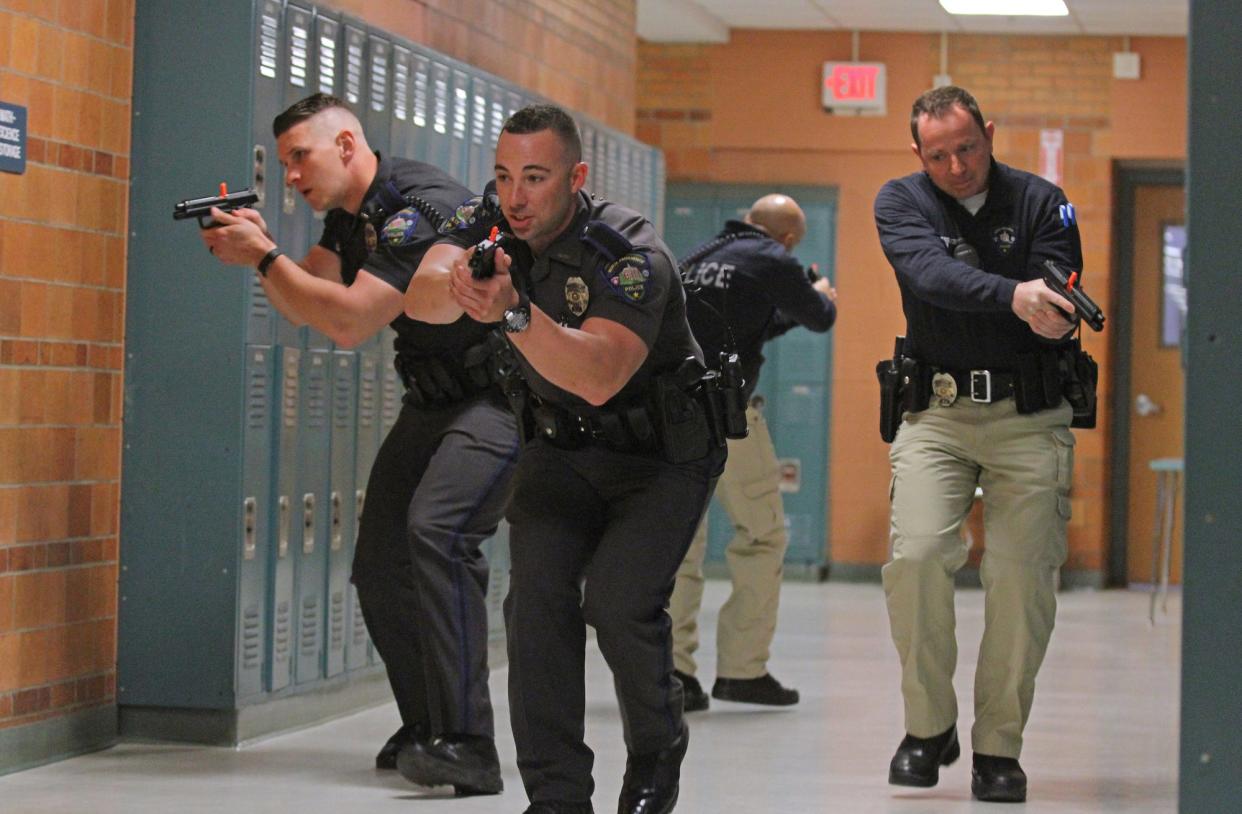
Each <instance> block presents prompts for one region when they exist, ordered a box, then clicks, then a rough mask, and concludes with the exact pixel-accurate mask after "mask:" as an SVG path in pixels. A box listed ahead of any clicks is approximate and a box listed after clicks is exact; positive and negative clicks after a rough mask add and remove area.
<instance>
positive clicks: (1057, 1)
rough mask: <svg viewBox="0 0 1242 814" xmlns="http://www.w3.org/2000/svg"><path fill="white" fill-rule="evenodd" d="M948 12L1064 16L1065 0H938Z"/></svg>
mask: <svg viewBox="0 0 1242 814" xmlns="http://www.w3.org/2000/svg"><path fill="white" fill-rule="evenodd" d="M940 6H941V8H943V9H944V10H945V11H947V12H949V13H950V14H994V15H996V16H1000V17H1065V16H1068V15H1069V9H1067V8H1066V7H1065V0H940Z"/></svg>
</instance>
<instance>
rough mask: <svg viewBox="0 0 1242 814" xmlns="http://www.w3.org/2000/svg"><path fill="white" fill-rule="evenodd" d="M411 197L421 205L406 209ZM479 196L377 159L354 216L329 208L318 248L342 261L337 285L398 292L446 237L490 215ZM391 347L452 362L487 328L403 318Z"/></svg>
mask: <svg viewBox="0 0 1242 814" xmlns="http://www.w3.org/2000/svg"><path fill="white" fill-rule="evenodd" d="M411 196H416V197H417V198H418V199H419V201H415V202H413V203H411V200H412V198H411ZM488 212H491V210H490V208H489V205H488V204H487V203H486V202H485V201H484V199H483V198H482V197H481V196H474V195H471V193H470V191H469V190H467V189H466V188H465V187H463V186H462V185H461V184H459V183H457V182H456V181H454V180H453V179H452V177H450V176H449V175H448V174H446V173H444V172H443V171H441V170H440V169H438V168H437V167H433V166H431V165H430V164H424V163H422V162H421V161H411V160H409V159H404V158H386V157H383V156H380V162H379V167H378V168H377V170H376V172H375V179H374V180H373V181H372V182H371V186H370V187H369V188H368V189H367V193H366V195H365V196H364V197H363V199H362V208H361V210H360V211H359V213H358V214H357V215H354V214H351V213H350V212H346V211H345V210H344V209H333V210H331V211H329V212H328V214H327V216H326V217H325V219H324V227H323V236H322V237H321V238H320V240H319V245H320V246H322V247H323V248H325V249H327V250H328V251H331V252H335V253H336V254H338V255H340V258H341V279H342V281H343V282H344V283H345V285H352V284H353V282H354V280H355V279H357V277H358V272H359V271H366V272H367V273H368V274H373V275H375V276H376V277H378V278H379V279H381V280H383V281H384V282H386V283H388V284H389V285H391V286H392V287H393V288H395V289H397V290H398V291H400V292H402V293H404V292H405V290H406V288H408V287H409V285H410V280H411V278H413V276H414V272H415V271H417V269H418V264H419V263H420V262H422V259H423V255H424V254H426V253H427V250H428V249H429V248H431V247H432V246H433V245H434V244H435V243H436V242H437V241H439V240H440V238H442V237H444V235H445V234H451V233H453V232H455V231H459V230H466V229H468V228H470V227H471V226H473V224H474V222H475V221H476V220H478V219H479V218H484V219H488V220H494V219H495V217H496V216H495V214H485V213H488ZM392 327H393V329H394V330H396V332H397V339H396V341H395V342H394V346H395V348H396V350H397V352H398V353H400V354H402V355H406V356H410V357H419V356H436V357H438V358H440V359H444V360H458V359H459V353H460V351H462V350H464V349H465V348H468V347H470V346H471V345H476V344H478V343H479V342H482V341H483V339H484V337H485V336H486V335H487V333H488V331H489V330H491V328H492V327H493V326H490V325H483V324H481V323H478V322H475V321H474V320H472V319H470V318H468V317H462V318H461V319H459V320H457V321H456V322H454V323H452V324H449V325H432V324H429V323H426V322H418V321H417V320H413V319H410V318H409V317H407V316H406V315H405V314H401V315H400V316H398V317H397V318H396V319H395V320H393V322H392Z"/></svg>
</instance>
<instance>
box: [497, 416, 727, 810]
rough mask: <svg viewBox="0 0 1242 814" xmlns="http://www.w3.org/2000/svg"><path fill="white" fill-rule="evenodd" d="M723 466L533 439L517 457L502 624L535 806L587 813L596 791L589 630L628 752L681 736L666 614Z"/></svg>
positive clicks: (713, 458) (521, 763)
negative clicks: (588, 698) (583, 806)
mask: <svg viewBox="0 0 1242 814" xmlns="http://www.w3.org/2000/svg"><path fill="white" fill-rule="evenodd" d="M724 459H725V450H724V449H723V448H721V449H718V450H714V451H713V452H712V453H711V454H709V455H708V456H707V457H705V458H703V459H701V460H699V461H695V462H692V463H688V464H678V465H674V464H669V463H665V462H664V461H662V460H659V459H655V458H652V457H648V456H638V455H626V454H622V453H618V452H612V451H609V450H607V449H604V448H602V447H586V448H584V449H580V450H572V451H570V450H561V449H556V448H554V447H552V446H549V445H547V444H545V443H542V442H540V441H538V440H535V441H533V442H532V443H530V444H529V445H528V446H527V448H526V449H525V450H524V451H523V453H522V457H521V459H520V461H519V463H518V470H517V474H516V476H515V478H514V487H513V488H514V492H513V499H512V501H511V503H510V505H509V512H508V518H509V524H510V532H509V541H510V557H511V559H512V572H511V579H512V582H511V584H510V589H509V595H508V596H507V597H506V598H505V623H506V627H507V633H508V644H509V704H510V711H511V716H512V722H513V737H514V740H515V742H516V744H517V756H518V769H519V770H520V771H521V773H522V782H523V783H524V784H525V786H526V793H527V795H528V796H529V797H530V799H531V801H532V802H540V801H549V800H565V801H577V802H585V801H587V800H590V798H591V793H592V791H593V790H594V781H593V780H592V779H591V766H592V763H593V760H594V755H593V753H592V752H591V750H590V748H589V747H587V745H586V743H585V741H584V728H585V723H584V716H585V712H586V710H585V706H586V702H585V687H584V680H585V679H584V670H585V647H586V625H588V624H589V625H591V626H592V627H594V628H595V632H596V639H597V641H598V642H599V647H600V650H601V651H602V652H603V655H604V658H605V660H606V661H607V662H608V666H609V667H610V668H611V670H612V674H613V681H614V684H615V687H616V692H617V699H618V701H619V703H620V707H621V720H622V724H623V726H624V732H625V743H626V747H627V749H628V750H629V751H630V752H631V753H634V754H641V753H645V752H652V751H656V750H659V749H663V748H665V747H667V746H668V745H669V744H670V743H672V741H673V740H674V739H675V738H676V737H677V736H678V734H679V733H680V732H681V729H682V692H681V685H680V684H679V683H677V682H675V681H673V680H672V670H673V651H672V636H671V623H670V621H669V617H668V613H667V612H666V608H667V607H668V599H669V595H670V594H671V593H672V590H673V578H674V576H675V575H676V573H677V566H678V565H680V564H681V561H682V559H683V557H684V556H685V553H686V549H687V547H689V545H690V540H691V538H692V537H693V536H694V530H695V527H696V526H697V525H698V523H699V519H700V518H701V517H702V515H703V511H704V509H705V508H706V506H707V501H708V499H709V498H710V497H711V490H712V488H713V486H714V485H715V481H716V477H717V476H718V475H719V474H720V471H721V469H723V467H724Z"/></svg>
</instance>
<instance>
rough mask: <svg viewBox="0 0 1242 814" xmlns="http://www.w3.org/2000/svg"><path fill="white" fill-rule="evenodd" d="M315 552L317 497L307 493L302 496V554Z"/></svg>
mask: <svg viewBox="0 0 1242 814" xmlns="http://www.w3.org/2000/svg"><path fill="white" fill-rule="evenodd" d="M314 552H315V495H314V493H313V492H307V493H306V494H304V495H302V553H303V554H313V553H314Z"/></svg>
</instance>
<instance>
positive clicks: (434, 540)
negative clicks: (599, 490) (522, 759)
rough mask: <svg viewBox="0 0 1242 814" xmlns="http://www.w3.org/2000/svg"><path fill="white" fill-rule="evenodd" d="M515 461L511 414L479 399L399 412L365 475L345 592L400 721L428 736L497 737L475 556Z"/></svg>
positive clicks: (483, 579)
mask: <svg viewBox="0 0 1242 814" xmlns="http://www.w3.org/2000/svg"><path fill="white" fill-rule="evenodd" d="M517 451H518V441H517V429H516V423H515V422H514V420H513V416H512V414H511V413H510V412H509V411H508V410H506V409H504V408H503V407H501V406H500V405H499V403H498V402H493V401H489V400H488V399H487V398H486V397H483V398H476V399H473V400H471V401H467V402H463V403H461V404H458V405H455V406H453V407H449V408H445V409H441V410H427V409H419V408H416V407H412V406H410V405H406V406H404V407H403V408H402V410H401V415H400V416H399V417H398V418H397V423H396V424H395V425H394V426H393V428H392V431H391V432H389V433H388V437H387V438H385V439H384V443H383V445H382V446H381V447H380V451H379V454H378V455H377V456H376V458H375V464H374V465H373V466H372V468H371V477H370V480H369V481H368V482H367V497H366V503H365V505H364V507H363V511H362V520H361V523H360V525H359V529H358V548H357V551H356V552H355V554H354V568H353V582H354V584H355V585H356V586H357V588H358V599H359V601H360V603H361V604H362V614H363V617H364V618H365V619H366V623H367V630H368V631H369V632H370V634H371V639H372V640H373V641H374V642H375V648H376V650H378V651H379V654H380V656H381V657H382V658H383V659H384V665H385V666H386V668H387V670H388V680H389V683H391V684H392V691H393V695H394V696H396V699H397V707H398V708H399V709H400V711H401V720H402V722H403V723H404V724H405V725H407V726H414V725H418V726H420V727H422V728H423V729H424V730H425V731H426V732H428V733H429V734H443V733H456V734H468V735H485V736H488V737H492V736H493V725H492V703H491V698H490V696H489V695H488V690H487V608H486V605H485V604H484V600H485V597H486V594H487V561H486V559H485V558H484V556H483V554H482V553H481V552H480V551H479V545H480V544H481V543H482V542H483V541H484V540H486V539H487V538H488V537H490V536H491V535H492V534H493V533H495V531H496V526H497V524H498V523H499V522H500V518H501V517H502V516H503V514H504V507H505V504H506V502H507V499H508V496H509V486H510V481H511V478H512V475H513V470H514V464H515V461H516V457H517Z"/></svg>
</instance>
